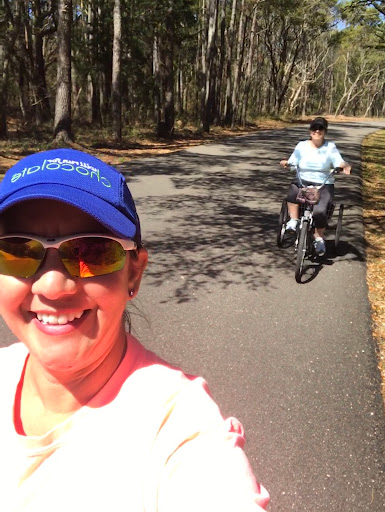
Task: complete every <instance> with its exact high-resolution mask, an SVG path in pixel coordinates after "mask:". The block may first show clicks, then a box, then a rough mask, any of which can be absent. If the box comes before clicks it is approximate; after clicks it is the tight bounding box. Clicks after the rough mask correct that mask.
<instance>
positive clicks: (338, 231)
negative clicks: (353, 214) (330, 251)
mask: <svg viewBox="0 0 385 512" xmlns="http://www.w3.org/2000/svg"><path fill="white" fill-rule="evenodd" d="M343 216H344V205H343V204H341V205H340V208H339V211H338V219H337V226H336V234H335V237H334V245H335V248H336V249H337V247H338V244H339V243H340V238H341V231H342V217H343Z"/></svg>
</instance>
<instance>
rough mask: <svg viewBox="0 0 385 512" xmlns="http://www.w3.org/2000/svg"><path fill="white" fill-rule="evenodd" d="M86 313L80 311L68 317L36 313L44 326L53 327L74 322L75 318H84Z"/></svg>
mask: <svg viewBox="0 0 385 512" xmlns="http://www.w3.org/2000/svg"><path fill="white" fill-rule="evenodd" d="M83 313H84V311H79V312H78V313H70V314H68V315H64V314H61V315H52V314H51V315H46V314H44V313H43V314H41V313H36V316H37V319H38V320H39V321H40V322H42V323H43V324H51V325H65V324H68V322H72V321H73V320H75V318H80V317H81V316H83Z"/></svg>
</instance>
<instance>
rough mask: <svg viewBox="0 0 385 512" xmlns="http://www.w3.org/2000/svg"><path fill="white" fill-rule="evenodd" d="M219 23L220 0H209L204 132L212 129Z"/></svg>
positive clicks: (202, 124)
mask: <svg viewBox="0 0 385 512" xmlns="http://www.w3.org/2000/svg"><path fill="white" fill-rule="evenodd" d="M217 23H218V0H208V13H207V39H206V41H207V44H206V52H205V55H204V56H203V55H202V78H203V80H204V86H203V89H202V94H203V101H202V112H201V126H202V129H203V131H204V132H208V131H209V130H210V124H211V120H212V115H213V110H214V108H213V101H214V84H213V76H214V65H215V54H216V45H215V41H216V34H217Z"/></svg>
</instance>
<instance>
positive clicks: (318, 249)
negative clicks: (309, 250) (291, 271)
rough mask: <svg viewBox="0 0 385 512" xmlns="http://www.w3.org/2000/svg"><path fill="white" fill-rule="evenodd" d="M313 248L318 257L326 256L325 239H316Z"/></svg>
mask: <svg viewBox="0 0 385 512" xmlns="http://www.w3.org/2000/svg"><path fill="white" fill-rule="evenodd" d="M313 246H314V250H315V253H316V254H317V256H324V254H325V252H326V246H325V241H324V239H323V238H320V237H319V238H316V239H315V240H314V242H313Z"/></svg>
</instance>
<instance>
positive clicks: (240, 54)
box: [231, 0, 245, 128]
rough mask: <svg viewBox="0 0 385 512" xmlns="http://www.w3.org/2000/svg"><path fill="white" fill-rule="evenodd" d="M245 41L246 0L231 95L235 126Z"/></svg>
mask: <svg viewBox="0 0 385 512" xmlns="http://www.w3.org/2000/svg"><path fill="white" fill-rule="evenodd" d="M244 43H245V0H242V3H241V12H240V16H239V25H238V37H237V54H236V58H235V62H234V73H233V84H232V85H233V90H232V96H231V104H232V107H233V108H232V115H231V126H232V127H233V128H234V126H235V125H236V123H237V121H238V102H239V90H240V83H241V77H242V73H241V69H242V65H243V49H244Z"/></svg>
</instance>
